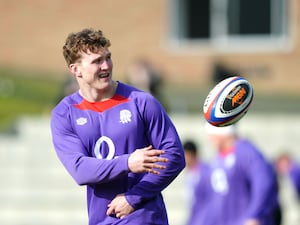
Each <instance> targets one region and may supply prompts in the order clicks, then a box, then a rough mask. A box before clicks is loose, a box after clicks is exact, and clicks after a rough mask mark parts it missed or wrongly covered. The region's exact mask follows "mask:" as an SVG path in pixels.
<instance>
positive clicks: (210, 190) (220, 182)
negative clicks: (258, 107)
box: [188, 140, 280, 225]
mask: <svg viewBox="0 0 300 225" xmlns="http://www.w3.org/2000/svg"><path fill="white" fill-rule="evenodd" d="M204 172H205V171H203V172H202V177H201V178H202V181H201V183H199V185H198V186H197V189H196V196H197V198H199V199H197V200H196V201H195V205H194V206H193V214H192V216H191V218H190V221H189V223H188V224H189V225H216V224H218V225H243V224H244V223H245V221H246V220H247V219H257V220H258V221H260V225H275V224H277V223H276V221H278V220H279V219H280V205H279V202H278V184H277V179H276V176H275V172H274V170H273V168H272V167H271V165H270V163H269V162H268V161H267V160H266V159H265V158H264V157H263V155H262V154H261V153H260V152H259V151H258V150H257V148H256V147H254V146H253V145H252V144H251V143H250V142H249V141H246V140H238V141H237V142H236V143H235V146H234V148H233V149H232V151H231V153H230V154H227V155H218V156H217V157H216V158H215V159H214V160H213V161H212V163H211V165H210V169H209V170H206V174H203V173H204ZM278 217H279V218H278Z"/></svg>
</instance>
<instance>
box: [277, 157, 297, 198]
mask: <svg viewBox="0 0 300 225" xmlns="http://www.w3.org/2000/svg"><path fill="white" fill-rule="evenodd" d="M275 168H276V171H277V174H278V176H279V177H287V178H288V179H289V180H290V181H291V183H292V185H293V188H294V190H295V193H296V194H297V197H298V200H299V201H300V163H299V162H297V161H296V160H295V159H293V158H292V157H291V155H290V154H289V153H287V152H285V153H282V154H280V155H279V156H278V158H277V159H276V161H275Z"/></svg>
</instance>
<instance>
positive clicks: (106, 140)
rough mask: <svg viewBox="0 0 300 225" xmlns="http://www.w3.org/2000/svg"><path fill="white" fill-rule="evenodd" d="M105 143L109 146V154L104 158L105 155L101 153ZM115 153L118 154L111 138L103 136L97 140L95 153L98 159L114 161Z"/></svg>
mask: <svg viewBox="0 0 300 225" xmlns="http://www.w3.org/2000/svg"><path fill="white" fill-rule="evenodd" d="M103 142H104V143H106V145H107V146H108V154H107V156H106V157H103V155H102V154H101V152H100V149H101V144H102V143H103ZM115 152H116V150H115V145H114V143H113V141H112V140H111V139H110V138H109V137H106V136H102V137H100V138H99V139H98V140H97V142H96V145H95V148H94V153H95V156H96V158H97V159H107V160H110V159H113V158H114V156H115Z"/></svg>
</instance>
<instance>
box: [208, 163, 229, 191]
mask: <svg viewBox="0 0 300 225" xmlns="http://www.w3.org/2000/svg"><path fill="white" fill-rule="evenodd" d="M210 182H211V186H212V188H213V190H214V191H215V192H217V193H220V194H226V193H227V192H228V190H229V185H228V181H227V177H226V173H225V172H224V170H223V169H215V170H214V171H213V172H212V174H211V178H210Z"/></svg>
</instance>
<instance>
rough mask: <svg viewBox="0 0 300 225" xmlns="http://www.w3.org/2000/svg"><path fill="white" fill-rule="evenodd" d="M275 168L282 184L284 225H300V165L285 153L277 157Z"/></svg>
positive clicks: (290, 155)
mask: <svg viewBox="0 0 300 225" xmlns="http://www.w3.org/2000/svg"><path fill="white" fill-rule="evenodd" d="M274 166H275V169H276V171H277V175H278V180H279V184H280V197H281V203H282V212H283V215H282V220H283V224H288V225H300V216H299V210H300V164H299V162H298V161H297V160H296V159H295V158H294V157H293V156H292V154H290V153H289V152H287V151H284V152H282V153H280V154H279V155H278V156H277V157H276V159H275V161H274Z"/></svg>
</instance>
